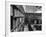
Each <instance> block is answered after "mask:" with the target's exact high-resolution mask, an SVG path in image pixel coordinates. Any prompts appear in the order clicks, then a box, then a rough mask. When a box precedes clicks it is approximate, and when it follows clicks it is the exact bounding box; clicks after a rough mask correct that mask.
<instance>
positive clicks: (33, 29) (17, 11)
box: [6, 1, 43, 37]
mask: <svg viewBox="0 0 46 37" xmlns="http://www.w3.org/2000/svg"><path fill="white" fill-rule="evenodd" d="M42 9H43V4H42V3H31V2H9V1H6V36H7V37H15V36H18V35H26V34H27V35H28V34H29V35H30V34H31V35H32V34H38V33H42V32H43V29H42V26H43V25H42V12H43V10H42ZM18 37H19V36H18Z"/></svg>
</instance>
